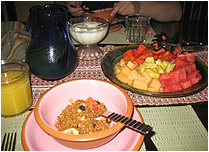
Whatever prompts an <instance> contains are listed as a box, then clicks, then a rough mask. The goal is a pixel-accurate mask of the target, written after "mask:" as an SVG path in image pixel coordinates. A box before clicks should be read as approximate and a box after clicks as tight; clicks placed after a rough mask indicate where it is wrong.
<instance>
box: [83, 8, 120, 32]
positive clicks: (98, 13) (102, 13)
mask: <svg viewBox="0 0 209 152" xmlns="http://www.w3.org/2000/svg"><path fill="white" fill-rule="evenodd" d="M112 11H113V8H105V9H100V10H95V11H93V12H94V13H85V14H83V16H95V17H102V18H105V19H107V20H108V21H110V20H113V19H114V18H115V17H116V15H114V16H111V13H112ZM116 22H117V21H114V22H113V23H116ZM121 27H122V24H116V25H110V28H109V32H114V31H117V30H119V29H121Z"/></svg>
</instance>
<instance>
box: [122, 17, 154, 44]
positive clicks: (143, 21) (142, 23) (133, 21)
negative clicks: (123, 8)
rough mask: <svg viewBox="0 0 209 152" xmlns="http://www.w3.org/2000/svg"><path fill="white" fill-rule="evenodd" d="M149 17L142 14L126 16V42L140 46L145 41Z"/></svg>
mask: <svg viewBox="0 0 209 152" xmlns="http://www.w3.org/2000/svg"><path fill="white" fill-rule="evenodd" d="M150 19H151V17H149V16H145V15H142V14H134V15H128V16H127V17H126V40H127V41H128V42H131V43H135V44H140V43H144V42H146V40H147V34H148V29H149V26H150Z"/></svg>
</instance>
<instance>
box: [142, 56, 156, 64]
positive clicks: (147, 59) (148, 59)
mask: <svg viewBox="0 0 209 152" xmlns="http://www.w3.org/2000/svg"><path fill="white" fill-rule="evenodd" d="M144 62H147V63H155V59H154V57H147V58H146V59H145V61H144Z"/></svg>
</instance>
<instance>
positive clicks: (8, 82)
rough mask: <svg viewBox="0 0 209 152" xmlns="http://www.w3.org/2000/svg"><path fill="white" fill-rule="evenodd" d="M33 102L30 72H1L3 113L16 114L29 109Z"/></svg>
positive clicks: (3, 114)
mask: <svg viewBox="0 0 209 152" xmlns="http://www.w3.org/2000/svg"><path fill="white" fill-rule="evenodd" d="M31 103H32V94H31V87H30V80H29V74H28V71H27V72H22V71H17V70H16V71H6V72H5V71H4V72H2V73H1V115H2V116H14V115H17V114H20V113H22V112H24V111H26V110H28V109H29V107H30V106H31Z"/></svg>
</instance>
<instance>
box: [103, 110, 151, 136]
mask: <svg viewBox="0 0 209 152" xmlns="http://www.w3.org/2000/svg"><path fill="white" fill-rule="evenodd" d="M102 116H104V117H107V118H110V119H112V120H113V121H116V122H121V123H123V124H125V125H126V126H128V127H130V128H132V129H134V130H136V131H138V132H140V133H142V134H144V135H145V134H148V133H149V132H150V131H152V127H151V126H149V125H146V124H144V123H141V122H139V121H136V120H133V119H130V118H128V117H125V116H122V115H119V114H117V113H114V112H111V111H106V112H104V113H103V114H102Z"/></svg>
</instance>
